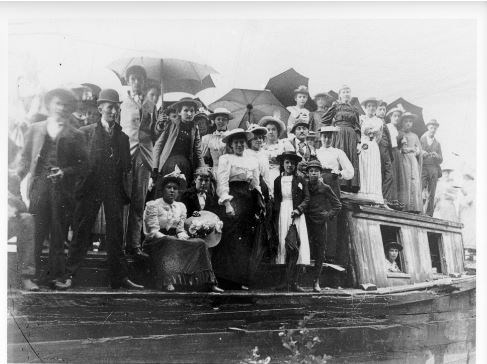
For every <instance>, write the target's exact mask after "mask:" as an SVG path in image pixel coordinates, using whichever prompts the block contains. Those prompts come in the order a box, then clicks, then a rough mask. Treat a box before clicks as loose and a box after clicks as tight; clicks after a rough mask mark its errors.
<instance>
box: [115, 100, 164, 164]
mask: <svg viewBox="0 0 487 364" xmlns="http://www.w3.org/2000/svg"><path fill="white" fill-rule="evenodd" d="M156 114H157V111H156V105H155V104H154V103H153V102H151V101H149V100H144V101H143V102H142V104H140V103H138V102H136V101H135V100H134V99H133V97H131V95H130V93H129V92H127V96H126V97H125V98H124V100H123V103H122V104H121V105H120V126H121V127H122V130H123V132H124V133H125V134H127V136H128V138H129V143H130V154H131V155H132V156H134V155H135V154H136V153H137V152H139V153H140V156H141V157H142V161H143V163H144V166H145V167H146V168H148V169H149V170H151V171H152V169H153V168H154V167H155V166H154V161H153V159H152V155H153V141H152V137H153V132H154V130H155V129H154V128H155V123H156V121H157V115H156Z"/></svg>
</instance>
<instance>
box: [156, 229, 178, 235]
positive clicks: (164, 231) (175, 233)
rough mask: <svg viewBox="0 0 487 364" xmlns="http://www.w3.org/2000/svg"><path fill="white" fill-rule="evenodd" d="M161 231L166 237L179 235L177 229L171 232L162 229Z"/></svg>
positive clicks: (170, 230)
mask: <svg viewBox="0 0 487 364" xmlns="http://www.w3.org/2000/svg"><path fill="white" fill-rule="evenodd" d="M159 231H160V232H161V233H163V234H164V235H171V236H176V235H177V234H178V233H177V231H176V228H170V229H169V230H166V229H160V230H159Z"/></svg>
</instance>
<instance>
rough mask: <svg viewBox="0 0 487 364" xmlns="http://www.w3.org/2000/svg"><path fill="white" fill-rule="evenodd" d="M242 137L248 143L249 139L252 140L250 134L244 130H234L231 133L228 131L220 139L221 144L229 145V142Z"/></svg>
mask: <svg viewBox="0 0 487 364" xmlns="http://www.w3.org/2000/svg"><path fill="white" fill-rule="evenodd" d="M239 136H241V137H244V138H245V139H246V140H247V141H249V140H250V139H252V133H250V132H248V131H246V130H243V129H242V128H235V129H233V130H231V131H229V132H228V133H227V134H226V135H225V136H224V137H223V138H222V142H223V143H225V144H230V142H231V141H232V140H233V139H235V138H237V137H239Z"/></svg>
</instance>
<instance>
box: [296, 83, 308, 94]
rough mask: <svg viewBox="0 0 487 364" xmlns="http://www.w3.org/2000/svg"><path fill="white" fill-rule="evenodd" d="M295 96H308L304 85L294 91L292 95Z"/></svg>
mask: <svg viewBox="0 0 487 364" xmlns="http://www.w3.org/2000/svg"><path fill="white" fill-rule="evenodd" d="M297 94H305V95H308V96H309V91H308V88H307V87H306V86H304V85H301V86H299V87H298V88H297V89H296V90H294V95H297Z"/></svg>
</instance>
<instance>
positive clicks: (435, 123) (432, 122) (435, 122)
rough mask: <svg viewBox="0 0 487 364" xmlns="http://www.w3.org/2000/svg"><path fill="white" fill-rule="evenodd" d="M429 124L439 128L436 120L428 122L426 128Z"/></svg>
mask: <svg viewBox="0 0 487 364" xmlns="http://www.w3.org/2000/svg"><path fill="white" fill-rule="evenodd" d="M430 124H431V125H436V127H439V126H440V123H438V121H437V120H436V119H431V120H430V121H428V122H427V123H426V126H428V125H430Z"/></svg>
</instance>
